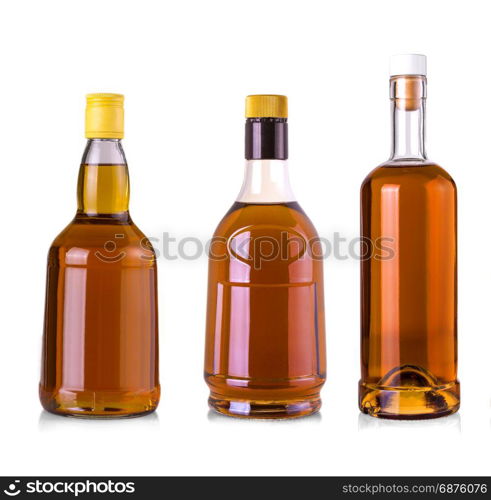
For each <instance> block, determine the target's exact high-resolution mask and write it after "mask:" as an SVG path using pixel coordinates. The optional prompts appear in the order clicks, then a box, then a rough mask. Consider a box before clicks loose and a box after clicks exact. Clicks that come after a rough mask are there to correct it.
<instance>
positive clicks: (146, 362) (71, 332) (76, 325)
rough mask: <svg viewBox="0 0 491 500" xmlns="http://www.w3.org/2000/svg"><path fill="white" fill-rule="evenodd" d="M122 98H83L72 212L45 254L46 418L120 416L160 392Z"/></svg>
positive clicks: (150, 278)
mask: <svg viewBox="0 0 491 500" xmlns="http://www.w3.org/2000/svg"><path fill="white" fill-rule="evenodd" d="M123 126H124V124H123V96H122V95H119V94H90V95H88V96H87V109H86V137H87V138H88V142H87V147H86V149H85V153H84V155H83V158H82V164H81V166H80V173H79V178H78V190H77V198H78V210H77V213H76V215H75V218H74V219H73V220H72V222H71V223H70V224H69V225H68V226H67V227H66V228H65V229H64V230H63V231H62V232H61V233H60V234H59V235H58V236H57V237H56V239H55V241H54V242H53V244H52V246H51V248H50V250H49V256H48V273H47V285H46V312H45V322H44V342H43V358H42V373H41V383H40V399H41V403H42V405H43V407H44V408H45V409H46V410H48V411H50V412H53V413H57V414H61V415H71V416H82V417H128V416H137V415H143V414H145V413H149V412H151V411H153V410H155V408H156V407H157V404H158V401H159V395H160V387H159V381H158V344H157V341H158V340H157V335H158V333H157V331H158V330H157V329H158V324H157V268H156V261H155V254H154V251H153V249H152V247H151V246H150V244H149V243H148V241H147V240H146V239H145V236H144V235H143V233H142V232H141V231H140V230H139V229H138V228H137V227H136V226H135V224H134V223H133V221H132V220H131V217H130V214H129V212H128V202H129V180H128V167H127V165H126V159H125V155H124V152H123V147H122V144H121V139H122V138H123Z"/></svg>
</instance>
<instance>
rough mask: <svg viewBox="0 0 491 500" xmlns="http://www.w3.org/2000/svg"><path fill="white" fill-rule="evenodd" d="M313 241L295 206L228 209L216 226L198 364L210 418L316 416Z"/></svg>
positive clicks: (318, 314)
mask: <svg viewBox="0 0 491 500" xmlns="http://www.w3.org/2000/svg"><path fill="white" fill-rule="evenodd" d="M316 237H317V233H316V231H315V228H314V227H313V225H312V223H311V222H310V220H309V219H308V217H307V216H306V215H305V214H304V212H303V211H302V209H301V208H300V206H299V205H298V204H297V203H278V204H246V203H239V202H236V203H235V204H234V205H233V206H232V208H231V209H230V210H229V212H228V213H227V215H226V216H225V217H224V219H223V220H222V221H221V223H220V224H219V226H218V228H217V230H216V232H215V235H214V243H213V244H212V246H211V254H212V256H211V257H210V262H209V282H208V311H207V330H206V359H205V380H206V382H207V384H208V386H209V388H210V392H211V393H210V398H209V404H210V406H211V407H212V408H214V409H215V410H217V411H219V412H221V413H225V414H228V415H233V416H238V417H256V418H287V417H296V416H301V415H307V414H309V413H312V412H314V411H316V410H318V409H319V407H320V404H321V403H320V397H319V392H320V389H321V387H322V385H323V384H324V380H325V369H326V360H325V338H324V296H323V270H322V258H318V257H319V256H320V255H321V250H320V249H319V248H318V247H317V245H318V241H316V240H315V238H316Z"/></svg>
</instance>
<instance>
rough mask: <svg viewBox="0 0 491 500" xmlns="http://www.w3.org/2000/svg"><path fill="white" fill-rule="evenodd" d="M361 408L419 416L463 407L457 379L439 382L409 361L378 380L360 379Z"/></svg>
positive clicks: (399, 417) (442, 414) (369, 411)
mask: <svg viewBox="0 0 491 500" xmlns="http://www.w3.org/2000/svg"><path fill="white" fill-rule="evenodd" d="M359 404H360V411H361V412H362V413H365V414H367V415H370V416H372V417H377V418H387V419H393V420H419V419H429V418H439V417H445V416H447V415H451V414H452V413H455V412H456V411H458V409H459V407H460V384H459V382H458V381H455V382H451V383H448V384H438V381H437V380H436V379H435V377H433V376H432V375H431V374H429V373H428V372H427V371H426V370H424V369H422V368H420V367H415V366H411V365H406V366H404V367H400V368H397V369H394V370H391V372H389V373H388V374H387V375H386V376H385V377H384V378H383V379H381V380H380V382H379V383H378V384H370V383H366V382H363V381H361V382H360V385H359Z"/></svg>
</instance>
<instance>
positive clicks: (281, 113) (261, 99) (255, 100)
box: [245, 94, 288, 118]
mask: <svg viewBox="0 0 491 500" xmlns="http://www.w3.org/2000/svg"><path fill="white" fill-rule="evenodd" d="M245 115H246V118H288V98H287V97H286V96H284V95H272V94H259V95H248V96H247V97H246V110H245Z"/></svg>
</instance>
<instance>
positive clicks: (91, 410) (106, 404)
mask: <svg viewBox="0 0 491 500" xmlns="http://www.w3.org/2000/svg"><path fill="white" fill-rule="evenodd" d="M39 395H40V400H41V404H42V406H43V408H44V409H45V410H46V411H47V412H49V413H53V414H54V415H60V416H65V417H75V418H86V419H119V418H135V417H143V416H145V415H148V414H149V413H152V412H154V411H155V410H156V409H157V405H158V402H159V399H160V388H156V389H154V390H153V391H149V392H147V391H145V392H138V393H134V392H126V391H125V392H114V391H111V392H99V391H97V392H94V391H69V390H59V391H57V392H56V393H54V394H53V393H50V392H47V391H45V390H44V389H43V388H40V390H39Z"/></svg>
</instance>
